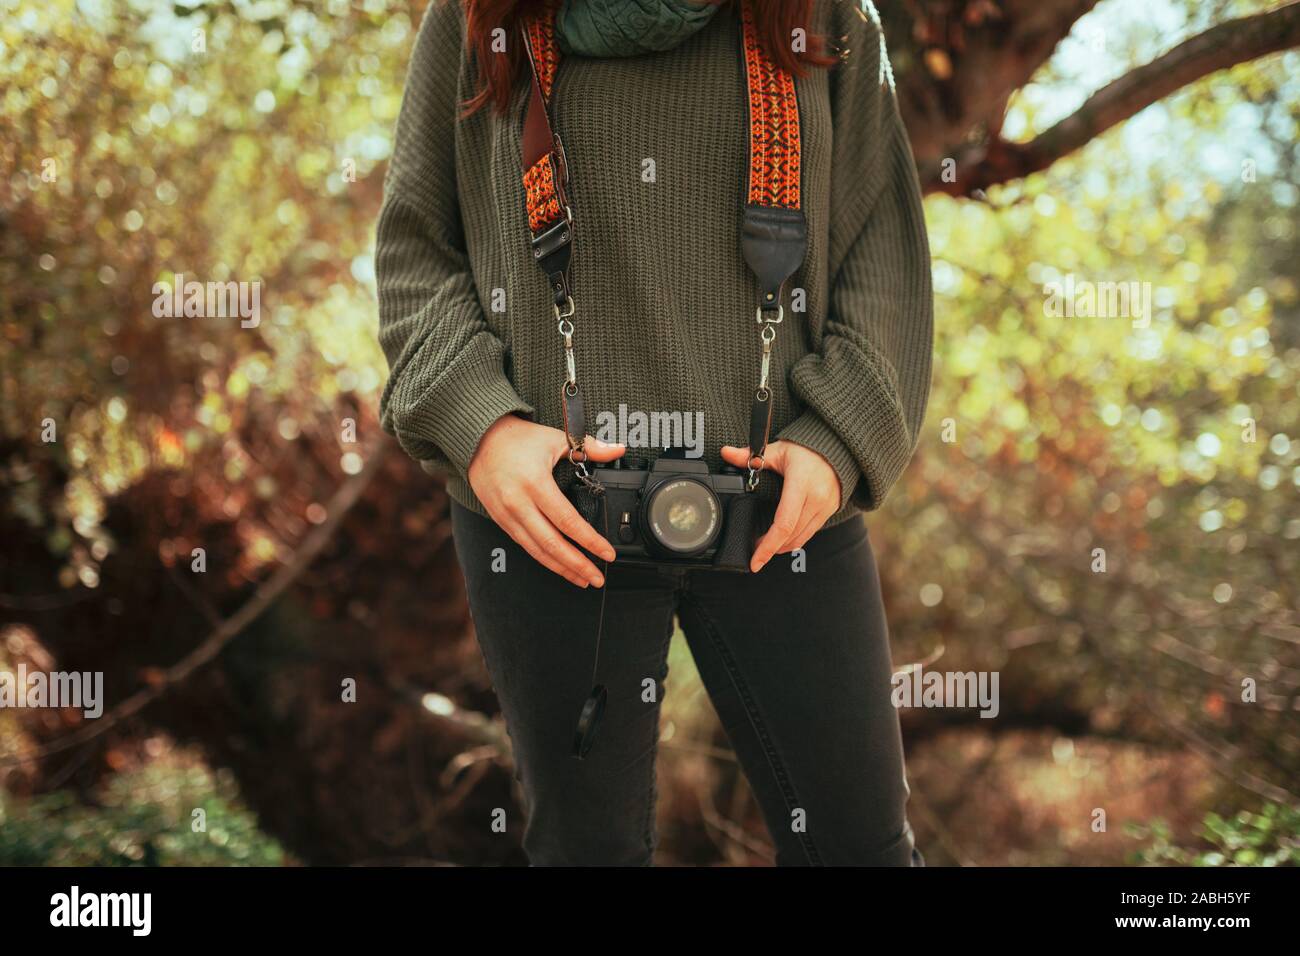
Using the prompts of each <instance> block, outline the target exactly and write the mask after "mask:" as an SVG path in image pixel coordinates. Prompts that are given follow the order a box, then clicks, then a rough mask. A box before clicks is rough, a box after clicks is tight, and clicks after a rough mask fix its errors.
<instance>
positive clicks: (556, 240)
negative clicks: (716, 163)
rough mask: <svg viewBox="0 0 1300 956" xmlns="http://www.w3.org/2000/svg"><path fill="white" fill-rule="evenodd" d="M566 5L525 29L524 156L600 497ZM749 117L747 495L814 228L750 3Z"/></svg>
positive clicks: (576, 450)
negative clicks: (577, 277)
mask: <svg viewBox="0 0 1300 956" xmlns="http://www.w3.org/2000/svg"><path fill="white" fill-rule="evenodd" d="M557 6H558V4H557V3H556V2H555V0H549V2H547V3H546V5H545V7H544V8H543V9H542V11H540V12H539V13H538V14H536V15H534V16H532V17H529V18H527V19H526V20H525V21H524V22H523V24H522V28H521V29H522V33H523V39H524V50H525V52H526V54H527V59H528V67H529V73H530V74H531V84H530V85H531V92H530V95H529V99H528V103H527V105H526V106H525V108H524V129H523V137H522V142H521V149H520V162H521V165H522V168H523V179H524V196H525V198H526V203H527V208H528V228H529V231H530V233H531V234H532V250H533V259H534V260H535V261H536V262H537V264H538V266H539V267H540V268H541V270H542V272H543V273H545V275H546V277H547V282H548V283H549V285H550V289H551V296H552V299H553V303H552V307H553V309H554V313H555V319H556V325H557V329H558V331H559V334H560V337H561V339H562V340H563V342H564V364H565V379H564V384H563V385H562V386H561V389H560V392H561V394H560V403H561V406H562V407H563V409H564V433H565V436H566V438H567V439H568V443H569V462H570V464H572V465H573V467H574V469H575V472H576V474H577V476H578V478H579V479H580V480H582V481H583V482H584V483H585V484H586V485H587V486H588V487H590V488H592V490H593V491H595V490H596V489H597V488H599V483H598V482H596V481H595V479H594V477H593V476H591V475H590V474H589V473H588V471H587V467H586V464H585V462H586V455H585V453H584V452H583V447H582V446H583V442H584V441H585V439H586V434H587V432H586V412H585V408H584V406H583V401H582V391H581V389H580V388H579V385H578V376H577V365H576V362H575V360H574V354H573V334H574V324H573V317H574V314H575V311H576V310H575V307H574V303H573V295H572V291H571V287H570V282H569V264H570V262H571V261H572V257H573V236H574V220H573V209H572V207H571V205H570V203H569V165H568V160H567V157H566V156H565V152H564V143H563V141H562V140H561V139H560V136H559V134H558V133H556V132H555V129H554V127H553V125H552V123H551V108H552V107H551V103H552V90H553V88H554V84H555V76H556V72H557V69H558V67H559V63H560V52H559V47H558V44H557V43H556V39H555V17H556V11H557ZM741 48H742V50H743V51H744V68H745V86H746V101H747V103H748V107H749V108H748V117H749V176H748V182H747V188H746V194H745V202H744V204H743V207H742V215H741V229H740V235H741V252H742V253H743V255H744V258H745V262H746V264H747V265H748V266H749V268H750V271H751V272H752V273H753V274H754V277H755V278H756V279H757V280H758V289H759V301H758V305H757V308H756V309H755V313H754V315H755V321H756V323H757V325H758V330H759V347H760V352H759V377H758V387H757V388H756V389H755V390H754V396H753V399H752V401H751V404H750V416H749V454H750V458H749V462H748V465H749V468H748V471H749V477H748V481H747V483H746V487H747V488H748V490H750V491H753V490H754V489H755V488H756V487H757V485H758V476H759V473H760V472H761V471H762V470H763V466H764V458H763V456H764V454H765V453H766V451H767V443H768V439H769V437H770V434H771V429H772V389H771V387H770V385H769V377H770V373H771V364H772V344H773V342H774V341H775V340H776V331H777V330H776V326H778V325H780V324H781V322H782V320H783V319H784V318H785V307H784V306H783V305H782V303H781V294H782V289H783V287H784V285H785V282H786V280H787V279H789V277H790V276H791V275H793V274H794V272H795V270H796V269H798V268H799V266H800V265H801V264H802V263H803V260H804V256H805V254H806V251H807V246H808V228H807V222H806V220H805V218H804V214H803V210H802V209H801V208H800V201H799V184H800V138H799V103H798V98H797V96H796V95H795V84H794V77H793V76H791V75H790V73H789V72H787V71H786V70H783V69H782V68H781V67H780V66H779V65H777V64H776V63H775V62H774V61H773V60H772V59H771V58H770V57H769V56H768V55H767V53H766V51H765V50H764V49H763V46H762V44H761V43H760V42H759V37H758V30H757V27H756V26H755V23H754V13H753V9H752V7H751V4H750V3H749V2H748V0H746V2H742V4H741Z"/></svg>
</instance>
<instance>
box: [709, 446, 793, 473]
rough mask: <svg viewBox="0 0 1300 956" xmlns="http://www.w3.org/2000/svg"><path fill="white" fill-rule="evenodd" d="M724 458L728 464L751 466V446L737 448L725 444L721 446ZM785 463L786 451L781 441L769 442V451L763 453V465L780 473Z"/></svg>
mask: <svg viewBox="0 0 1300 956" xmlns="http://www.w3.org/2000/svg"><path fill="white" fill-rule="evenodd" d="M721 451H722V460H723V461H725V462H726V463H727V464H728V465H734V466H735V467H737V468H748V467H749V448H748V447H745V448H737V447H736V446H735V445H723V446H722V448H721ZM784 465H785V453H784V450H783V449H782V446H781V443H780V442H779V441H771V442H768V443H767V451H766V452H765V453H764V455H763V467H764V468H770V469H771V470H772V471H774V472H776V473H777V474H778V475H779V474H781V473H782V471H781V470H782V468H783V467H784Z"/></svg>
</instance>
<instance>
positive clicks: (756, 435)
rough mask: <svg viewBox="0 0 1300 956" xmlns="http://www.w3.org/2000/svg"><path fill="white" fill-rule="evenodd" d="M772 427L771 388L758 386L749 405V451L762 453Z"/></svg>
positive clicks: (753, 453) (765, 448)
mask: <svg viewBox="0 0 1300 956" xmlns="http://www.w3.org/2000/svg"><path fill="white" fill-rule="evenodd" d="M771 428H772V390H771V389H770V388H760V389H758V390H757V391H756V392H754V401H753V403H752V404H751V405H750V407H749V453H750V455H751V456H752V455H762V454H763V453H764V452H765V451H767V438H768V433H769V432H770V430H771Z"/></svg>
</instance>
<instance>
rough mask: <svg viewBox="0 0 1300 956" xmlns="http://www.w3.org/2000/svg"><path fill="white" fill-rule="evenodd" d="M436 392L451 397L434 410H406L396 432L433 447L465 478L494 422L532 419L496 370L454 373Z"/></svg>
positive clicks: (472, 367) (479, 367) (479, 368)
mask: <svg viewBox="0 0 1300 956" xmlns="http://www.w3.org/2000/svg"><path fill="white" fill-rule="evenodd" d="M438 390H439V392H440V393H442V394H444V395H447V396H454V397H453V398H452V399H451V400H450V401H444V402H439V403H438V405H437V407H436V408H422V407H420V406H418V405H417V406H416V407H414V408H411V409H408V411H407V414H406V415H404V416H402V418H401V419H400V420H399V421H397V423H396V425H397V431H398V433H399V434H400V435H404V436H411V437H413V438H418V439H421V440H422V441H426V442H429V443H431V444H433V445H436V446H437V447H438V449H439V450H440V451H441V452H442V453H443V454H444V455H446V456H447V459H448V460H449V461H450V462H451V463H452V464H453V465H454V466H455V467H456V469H457V470H458V471H459V472H460V473H461V474H462V475H465V476H467V477H468V475H469V463H470V460H471V459H473V457H474V452H475V451H477V450H478V445H479V442H480V441H481V440H482V438H483V435H484V434H485V433H486V432H487V430H488V429H489V428H491V427H492V425H493V423H495V422H496V421H497V419H499V418H501V417H502V416H503V415H509V414H512V413H515V412H518V413H519V414H522V415H524V416H526V417H528V418H530V419H531V418H532V416H533V407H532V406H531V405H529V404H528V403H527V402H525V401H524V400H523V399H522V398H520V397H519V393H518V392H516V391H515V388H514V386H513V385H511V384H510V380H509V379H508V378H506V376H505V373H504V372H503V371H501V370H500V369H499V368H492V367H490V366H488V367H485V366H483V365H470V366H468V367H466V368H463V369H459V370H457V373H456V375H455V377H454V378H453V379H450V380H448V379H444V380H443V381H441V382H439V389H438Z"/></svg>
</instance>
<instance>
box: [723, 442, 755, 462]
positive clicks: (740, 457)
mask: <svg viewBox="0 0 1300 956" xmlns="http://www.w3.org/2000/svg"><path fill="white" fill-rule="evenodd" d="M721 451H722V460H723V461H725V462H726V463H727V464H728V465H732V466H734V467H736V468H744V467H745V466H746V465H748V464H749V449H748V448H737V447H736V446H735V445H723V446H722V448H721Z"/></svg>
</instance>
